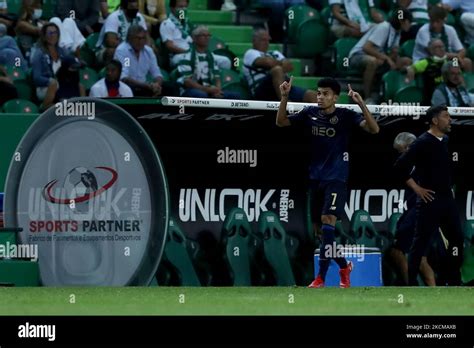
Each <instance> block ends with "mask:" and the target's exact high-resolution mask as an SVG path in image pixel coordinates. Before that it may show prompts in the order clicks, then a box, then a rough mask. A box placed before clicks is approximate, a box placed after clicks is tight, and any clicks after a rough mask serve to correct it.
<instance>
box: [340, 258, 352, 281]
mask: <svg viewBox="0 0 474 348" xmlns="http://www.w3.org/2000/svg"><path fill="white" fill-rule="evenodd" d="M351 272H352V262H351V261H349V262H348V263H347V267H346V268H342V269H340V270H339V275H340V276H341V281H340V282H339V287H340V288H350V287H351Z"/></svg>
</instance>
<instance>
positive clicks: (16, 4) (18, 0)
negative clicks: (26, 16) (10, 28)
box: [7, 0, 22, 16]
mask: <svg viewBox="0 0 474 348" xmlns="http://www.w3.org/2000/svg"><path fill="white" fill-rule="evenodd" d="M7 6H8V13H11V14H15V15H17V16H18V15H20V12H21V6H22V0H7Z"/></svg>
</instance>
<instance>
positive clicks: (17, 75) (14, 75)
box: [4, 65, 27, 81]
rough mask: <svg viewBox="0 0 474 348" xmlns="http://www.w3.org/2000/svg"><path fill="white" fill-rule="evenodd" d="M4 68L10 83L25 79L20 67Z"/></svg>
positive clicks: (7, 66)
mask: <svg viewBox="0 0 474 348" xmlns="http://www.w3.org/2000/svg"><path fill="white" fill-rule="evenodd" d="M4 68H5V70H6V71H7V75H8V77H9V78H11V79H12V81H16V80H26V79H27V73H26V72H25V71H24V70H23V69H22V68H20V67H16V66H11V65H4Z"/></svg>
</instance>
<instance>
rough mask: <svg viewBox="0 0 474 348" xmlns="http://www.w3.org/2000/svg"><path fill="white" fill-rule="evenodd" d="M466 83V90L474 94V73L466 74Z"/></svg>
mask: <svg viewBox="0 0 474 348" xmlns="http://www.w3.org/2000/svg"><path fill="white" fill-rule="evenodd" d="M463 75H464V82H465V83H466V89H467V90H468V91H469V92H470V93H474V73H464V74H463Z"/></svg>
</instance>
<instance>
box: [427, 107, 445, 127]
mask: <svg viewBox="0 0 474 348" xmlns="http://www.w3.org/2000/svg"><path fill="white" fill-rule="evenodd" d="M443 111H448V107H447V106H446V105H438V106H432V107H431V108H429V109H428V110H426V121H428V123H429V124H432V123H433V118H434V117H438V116H439V115H440V114H441V113H442V112H443Z"/></svg>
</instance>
